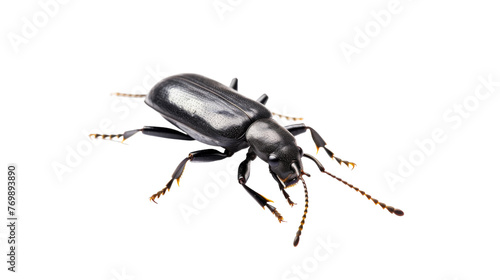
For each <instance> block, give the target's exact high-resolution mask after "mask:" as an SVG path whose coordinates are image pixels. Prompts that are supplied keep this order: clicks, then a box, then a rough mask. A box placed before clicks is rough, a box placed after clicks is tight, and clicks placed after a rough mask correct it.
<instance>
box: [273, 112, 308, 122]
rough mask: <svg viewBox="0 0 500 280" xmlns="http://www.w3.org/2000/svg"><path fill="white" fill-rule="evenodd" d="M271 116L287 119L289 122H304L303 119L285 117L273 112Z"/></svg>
mask: <svg viewBox="0 0 500 280" xmlns="http://www.w3.org/2000/svg"><path fill="white" fill-rule="evenodd" d="M271 114H273V116H277V117H280V118H285V119H286V120H288V121H289V120H293V121H301V120H303V118H296V117H289V116H285V115H282V114H278V113H273V112H271Z"/></svg>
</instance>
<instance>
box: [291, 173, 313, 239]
mask: <svg viewBox="0 0 500 280" xmlns="http://www.w3.org/2000/svg"><path fill="white" fill-rule="evenodd" d="M299 179H300V180H301V181H302V184H303V185H304V194H305V197H306V207H305V208H304V215H303V216H302V221H301V222H300V226H299V230H297V234H295V239H294V240H293V246H295V247H297V245H299V240H300V235H301V234H302V229H303V228H304V223H305V221H306V215H307V208H308V207H309V195H308V193H307V185H306V181H304V179H303V178H302V176H300V177H299Z"/></svg>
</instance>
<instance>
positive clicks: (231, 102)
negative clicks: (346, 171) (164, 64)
mask: <svg viewBox="0 0 500 280" xmlns="http://www.w3.org/2000/svg"><path fill="white" fill-rule="evenodd" d="M145 102H146V104H147V105H149V106H150V107H152V108H153V109H155V110H156V111H157V112H159V113H160V114H161V115H162V116H163V117H164V118H165V119H167V120H168V121H170V122H171V123H172V124H174V125H175V126H177V127H178V128H180V129H182V130H183V131H184V132H186V133H187V134H188V135H189V136H191V137H193V138H194V139H196V140H198V141H200V142H203V143H206V144H208V145H213V146H220V147H224V148H226V149H229V150H230V151H233V152H235V151H238V150H240V149H242V148H245V147H247V146H248V145H247V144H246V142H245V141H244V140H242V137H244V134H245V132H246V130H247V128H248V127H249V126H250V124H252V123H253V122H254V121H255V120H257V119H261V118H269V117H271V116H272V115H271V112H270V111H269V110H267V108H266V107H264V106H263V105H262V104H260V103H258V102H256V101H254V100H251V99H248V98H246V97H244V96H242V95H240V94H238V93H237V92H236V91H234V90H233V89H231V88H229V87H227V86H225V85H223V84H221V83H219V82H216V81H214V80H211V79H208V78H206V77H203V76H200V75H196V74H182V75H176V76H172V77H168V78H166V79H164V80H162V81H160V82H159V83H158V84H156V85H155V86H154V87H153V88H152V89H151V91H150V92H149V94H148V96H147V97H146V100H145Z"/></svg>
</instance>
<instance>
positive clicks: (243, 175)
mask: <svg viewBox="0 0 500 280" xmlns="http://www.w3.org/2000/svg"><path fill="white" fill-rule="evenodd" d="M255 158H256V155H255V153H254V152H253V151H251V150H249V151H248V153H247V157H246V158H245V160H244V161H242V162H241V164H240V166H239V167H238V182H239V183H240V185H242V186H243V188H245V190H246V191H247V192H248V194H250V195H251V196H252V197H253V198H254V199H255V200H256V201H257V203H259V205H260V206H262V208H265V207H264V206H267V209H269V211H271V213H273V214H274V216H276V218H278V221H279V222H280V223H281V222H282V221H283V217H282V216H281V214H280V213H279V212H278V210H276V207H274V206H272V205H269V204H268V202H273V201H272V200H270V199H267V198H265V197H264V196H262V195H261V194H259V193H257V192H256V191H254V190H252V189H251V188H250V187H248V186H247V185H246V182H247V180H248V178H249V177H250V162H251V161H253V160H254V159H255Z"/></svg>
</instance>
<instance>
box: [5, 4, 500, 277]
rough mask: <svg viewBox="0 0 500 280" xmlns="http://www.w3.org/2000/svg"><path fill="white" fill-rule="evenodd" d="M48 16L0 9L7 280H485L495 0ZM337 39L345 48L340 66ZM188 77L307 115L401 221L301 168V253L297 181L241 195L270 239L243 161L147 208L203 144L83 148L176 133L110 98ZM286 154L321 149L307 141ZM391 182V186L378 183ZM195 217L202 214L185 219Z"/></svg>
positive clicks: (492, 187)
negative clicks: (10, 180) (128, 134)
mask: <svg viewBox="0 0 500 280" xmlns="http://www.w3.org/2000/svg"><path fill="white" fill-rule="evenodd" d="M47 2H50V1H48V0H40V1H17V2H16V3H13V2H12V3H9V4H7V3H6V1H4V2H2V4H1V7H0V21H1V32H0V33H1V34H2V40H1V41H0V48H1V54H0V55H1V66H0V71H1V73H0V76H1V81H2V83H1V92H2V101H1V102H0V104H1V105H0V106H1V108H0V121H1V131H2V132H1V133H2V137H1V139H2V140H1V141H2V144H1V146H0V149H1V164H0V167H1V169H2V170H3V171H2V173H3V174H5V175H2V177H1V178H2V181H3V182H4V183H2V184H1V185H2V186H3V187H2V190H1V191H0V194H1V195H0V198H1V200H0V209H1V212H2V214H1V215H0V216H2V217H6V215H7V213H6V208H7V204H6V200H7V199H6V182H7V178H6V173H7V165H8V164H9V163H15V164H17V167H18V180H19V181H18V183H19V186H18V194H17V195H18V205H17V215H18V217H19V220H18V224H19V225H18V233H17V238H18V251H17V254H18V264H17V270H18V273H16V274H14V273H11V272H7V264H6V263H5V262H4V261H2V263H3V264H2V265H1V266H0V268H1V269H0V271H1V275H6V276H7V278H5V277H4V276H2V277H1V278H2V279H38V278H40V277H41V278H43V279H48V278H50V279H108V280H109V279H115V280H121V279H137V280H139V279H206V278H209V279H216V278H217V279H306V278H307V279H368V278H371V279H385V280H389V279H440V280H448V279H449V280H457V279H459V280H465V279H499V277H500V273H499V272H498V269H497V266H498V263H499V261H500V255H499V253H498V252H499V251H500V241H499V238H498V236H500V229H499V228H498V214H499V213H500V206H499V205H500V204H499V203H498V197H499V195H500V191H499V187H500V185H499V179H498V176H497V174H498V166H499V165H498V157H499V156H500V148H499V146H498V143H499V140H500V136H499V134H498V120H499V117H500V113H499V110H498V107H499V105H500V96H498V95H499V94H500V87H498V86H495V87H493V88H492V90H493V93H490V95H489V96H486V97H483V100H479V99H477V97H474V92H475V90H476V88H478V87H479V88H480V90H481V91H480V92H481V93H482V94H487V93H488V91H487V90H485V88H484V87H482V84H481V82H480V77H483V78H484V79H488V77H489V76H491V80H493V81H500V69H499V62H500V54H499V53H500V51H499V50H500V39H499V36H498V27H499V26H500V19H499V16H498V11H499V10H498V9H499V8H500V7H499V5H498V4H496V2H495V1H467V2H468V3H464V2H466V1H460V3H457V1H439V3H436V2H437V1H424V0H422V1H409V0H401V1H400V2H398V1H396V2H391V1H388V0H383V1H343V2H346V3H345V4H340V3H331V2H332V1H310V2H308V3H306V2H304V1H244V0H242V1H235V0H233V1H226V0H220V1H212V0H208V1H168V3H167V1H164V3H162V4H160V3H159V1H140V2H139V1H67V3H64V4H62V2H61V3H59V2H50V3H58V4H57V5H56V6H54V5H53V4H52V6H51V5H49V7H48V8H47V7H46V6H47V5H44V4H43V3H47ZM270 2H272V3H270ZM347 2H349V3H348V4H347ZM40 3H42V4H40ZM221 3H222V4H221ZM391 3H392V4H391ZM214 4H218V5H219V6H220V7H223V4H226V5H229V6H226V8H227V7H229V8H228V9H227V10H226V11H222V10H219V11H218V10H217V9H216V8H215V7H214ZM231 5H232V6H231ZM391 5H393V6H391ZM388 6H391V7H390V8H388ZM44 7H45V8H44ZM394 7H396V8H395V10H394ZM381 11H382V12H381ZM384 11H385V12H384ZM388 11H390V12H392V13H391V14H390V18H388V17H387V16H386V17H385V18H384V17H383V16H381V17H382V18H383V21H382V22H381V23H382V24H381V23H377V21H376V20H375V18H376V16H374V15H387V13H388ZM30 24H33V25H34V28H35V29H33V26H32V27H31V29H30V27H29V25H30ZM35 24H36V25H35ZM366 28H368V32H369V33H370V35H366V32H367V31H366ZM360 30H361V31H360ZM23 32H24V33H25V34H23ZM360 32H362V33H363V34H365V35H360ZM363 36H369V37H366V38H363ZM13 38H14V39H13ZM363 39H364V41H363ZM367 39H368V40H367ZM13 42H14V43H13ZM16 42H17V43H16ZM347 44H348V45H351V46H352V48H357V49H356V50H357V51H356V53H353V54H351V55H346V54H344V52H343V51H342V46H344V47H345V46H346V45H347ZM154 69H156V70H154ZM155 71H156V72H160V74H158V73H157V74H154V73H155ZM184 72H193V73H199V74H202V75H205V76H207V77H210V78H213V79H215V80H218V81H220V82H222V83H225V84H229V82H230V80H231V79H232V78H233V77H238V78H239V81H240V87H239V89H240V92H241V93H242V94H244V95H246V96H249V97H251V98H257V97H259V96H260V95H261V94H262V93H267V94H268V95H269V97H270V99H269V102H268V104H267V105H268V107H269V108H270V109H271V110H273V111H275V112H278V113H283V114H289V115H294V116H301V117H304V122H305V123H306V124H308V125H310V126H312V127H314V128H315V129H316V130H317V131H318V132H319V133H320V134H321V135H322V136H323V138H324V139H325V140H326V141H327V142H328V147H330V149H331V150H333V151H334V152H335V153H336V155H338V156H339V157H341V158H344V159H346V160H350V161H353V162H355V163H357V164H358V166H357V167H356V168H355V169H354V170H352V171H351V170H349V169H348V168H346V167H344V166H342V167H340V166H339V165H338V164H337V163H335V162H334V161H332V160H330V159H329V158H328V157H327V156H326V154H325V153H324V152H323V151H320V153H319V154H318V158H319V159H320V160H321V161H322V162H323V164H324V165H325V167H326V168H327V170H330V171H331V172H333V173H334V174H336V175H337V176H339V177H341V178H344V179H345V180H347V181H349V182H351V183H353V184H354V185H355V186H358V187H359V188H360V189H362V190H365V191H366V192H367V193H369V194H371V195H373V196H374V197H376V198H378V199H380V200H381V201H383V202H386V203H387V204H389V205H393V206H396V207H398V208H401V209H403V210H404V211H405V216H404V217H397V216H395V215H391V214H389V213H388V212H387V211H385V210H382V209H381V208H380V207H378V206H374V205H373V203H372V202H370V201H368V200H366V199H365V198H363V197H362V196H361V195H359V194H356V193H355V192H354V191H353V190H350V189H349V188H347V187H346V186H344V185H342V184H341V183H339V182H337V181H335V180H334V179H332V178H329V177H327V176H325V175H323V174H321V173H320V172H319V171H318V170H317V169H316V167H315V166H314V165H313V164H312V163H310V162H305V163H304V165H305V170H306V171H307V172H309V173H310V174H311V175H312V177H311V178H306V180H307V183H308V188H309V196H310V199H309V200H310V207H309V213H308V218H307V220H306V224H305V228H304V232H303V234H302V238H301V242H300V244H299V246H298V247H296V248H295V247H293V246H292V241H293V237H294V236H295V232H296V229H297V227H298V225H299V222H300V219H301V216H302V211H303V206H304V202H303V200H304V195H303V189H302V186H300V185H297V186H296V187H294V188H292V189H290V190H289V193H290V195H291V196H292V199H293V200H294V201H295V202H297V203H298V205H297V206H296V207H294V208H290V207H289V206H288V204H287V203H286V201H285V199H284V198H283V196H282V194H281V193H280V192H279V190H278V187H277V185H276V183H275V182H274V180H273V179H272V178H271V176H270V175H269V172H268V170H267V167H266V165H265V164H264V163H263V162H262V161H260V160H256V161H255V162H254V163H253V165H252V176H251V178H250V180H249V182H248V185H249V186H251V187H252V188H254V189H255V190H256V191H258V192H259V193H261V194H263V195H264V196H266V197H268V198H270V199H272V200H274V201H275V203H274V205H275V206H276V207H277V208H278V210H279V211H280V212H281V213H282V214H283V216H284V218H285V220H287V223H282V224H279V223H278V222H277V221H276V218H275V217H273V216H272V215H271V214H270V213H269V211H267V210H266V211H264V210H262V209H261V208H260V207H259V206H258V205H257V204H256V203H255V201H254V200H253V199H252V198H251V197H250V196H249V195H248V194H247V193H246V192H245V191H244V190H243V189H242V188H241V187H240V186H239V185H238V183H237V181H236V172H235V170H234V169H235V166H237V165H238V164H239V162H241V161H242V160H243V159H244V156H245V152H243V151H242V152H241V153H238V154H236V155H235V156H234V157H232V158H230V159H227V160H224V161H221V162H216V163H207V164H194V163H188V165H187V167H186V170H185V172H184V175H183V177H182V179H181V182H180V187H177V186H176V184H174V186H173V187H172V190H171V191H170V192H169V193H167V195H165V196H163V197H161V198H160V199H158V200H157V201H158V205H156V204H154V203H152V202H150V201H149V200H148V198H149V196H150V195H152V194H153V193H155V192H157V191H158V190H160V189H161V188H163V187H164V185H165V183H166V182H167V181H168V180H169V179H170V176H171V174H172V172H173V170H174V169H175V167H176V166H177V164H178V163H179V162H180V161H181V160H182V159H183V158H184V157H185V156H186V155H187V154H188V153H189V152H190V151H194V150H198V149H204V148H207V147H206V146H204V145H203V144H201V143H195V142H182V141H174V140H167V139H160V138H154V137H148V136H144V135H137V136H134V137H133V138H131V139H130V140H128V141H127V145H125V144H120V143H117V142H109V141H95V140H94V141H90V140H89V139H88V137H87V136H86V135H87V134H88V133H93V132H99V131H100V127H101V126H102V125H104V126H106V127H108V128H107V129H106V131H105V132H108V133H121V132H123V131H125V130H128V129H135V128H140V127H142V126H144V125H156V126H167V127H171V126H170V125H169V124H168V123H167V122H166V121H165V120H163V119H162V118H161V117H160V116H159V115H158V114H157V113H156V112H154V111H153V110H151V109H150V108H148V107H147V106H146V105H145V104H144V103H143V102H142V100H137V99H134V100H130V99H123V98H118V97H114V96H110V93H111V92H116V91H121V92H136V93H140V92H141V91H146V89H143V83H144V81H145V82H146V83H145V86H146V87H148V88H147V90H149V87H150V86H151V85H152V84H153V83H154V81H157V79H158V75H160V76H162V77H164V76H169V75H173V74H178V73H184ZM151 73H153V74H151ZM481 87H482V88H481ZM464 102H466V103H467V102H468V103H467V104H466V105H467V108H469V110H467V109H466V110H465V114H466V115H467V117H459V116H460V115H459V114H458V113H456V112H454V111H453V110H455V109H454V106H459V105H460V106H462V104H463V103H464ZM450 110H451V111H450ZM443 115H445V116H448V119H446V118H444V117H443ZM283 123H284V124H288V123H290V122H286V121H283ZM436 129H437V130H441V131H442V133H443V137H444V138H445V140H444V141H442V142H441V143H434V145H435V147H434V148H432V147H431V146H432V144H428V145H427V148H429V149H430V148H432V149H430V151H428V154H426V155H424V154H423V153H422V152H421V151H420V149H419V147H418V146H417V144H416V142H415V141H422V139H429V138H430V137H431V136H432V134H433V131H434V130H436ZM297 139H298V142H299V144H300V145H301V146H302V147H303V148H304V150H305V151H306V152H309V153H315V147H314V143H313V142H312V140H311V139H310V137H309V135H308V134H307V135H306V134H304V135H301V136H299V137H297ZM76 153H79V154H76ZM412 155H413V157H414V158H413V159H412V161H413V162H414V164H412V163H410V164H411V168H409V167H408V166H406V169H404V170H403V169H402V170H400V171H398V168H399V169H401V168H402V167H401V164H402V163H401V162H402V161H408V160H410V158H411V156H412ZM422 155H424V156H422ZM61 166H65V168H63V169H61ZM55 167H57V168H58V169H59V175H57V174H58V173H57V172H56V171H55ZM410 169H413V172H410ZM61 170H62V171H61ZM389 173H391V174H393V175H397V176H401V179H404V182H397V183H395V185H393V186H392V187H391V185H390V184H389V183H388V181H387V179H386V177H385V176H386V175H387V174H389ZM214 178H215V179H214ZM205 193H208V195H209V196H210V197H208V198H206V201H204V200H203V199H202V198H201V196H202V195H203V196H206V194H205ZM196 199H197V200H196ZM193 200H195V201H194V202H193ZM189 207H191V208H190V209H192V210H193V209H194V211H195V212H193V213H196V214H192V215H190V216H186V215H185V214H183V213H182V211H181V209H183V208H184V209H186V208H189ZM4 223H5V224H6V223H7V221H6V220H4V222H2V226H1V227H0V241H1V243H0V244H1V245H0V249H1V252H2V253H1V254H2V256H4V257H1V258H0V259H2V260H4V259H6V256H5V255H6V254H7V241H6V238H7V237H8V235H9V233H8V231H7V227H6V226H5V225H4ZM327 242H330V243H333V245H334V246H333V245H331V247H329V248H327V249H325V248H324V247H323V245H322V244H324V243H327ZM297 271H300V272H297Z"/></svg>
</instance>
